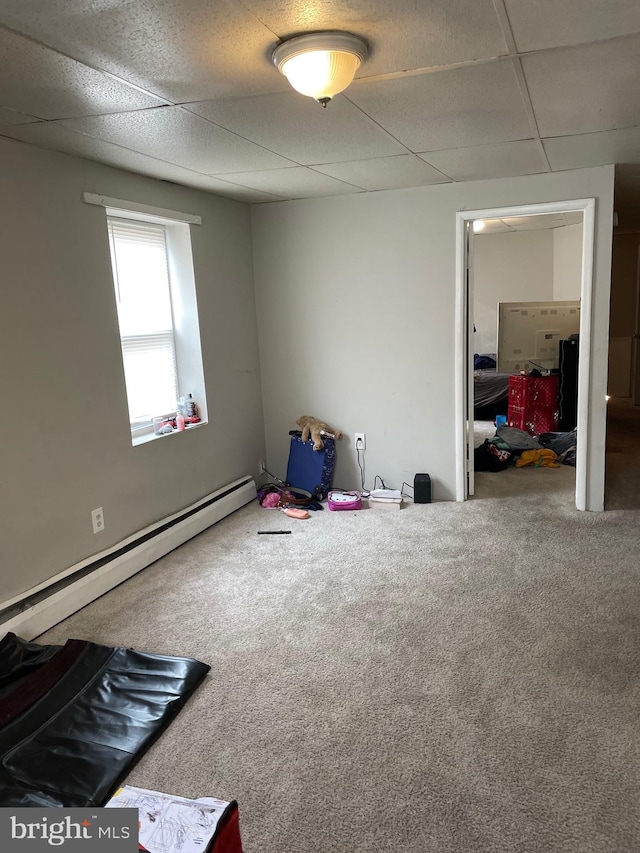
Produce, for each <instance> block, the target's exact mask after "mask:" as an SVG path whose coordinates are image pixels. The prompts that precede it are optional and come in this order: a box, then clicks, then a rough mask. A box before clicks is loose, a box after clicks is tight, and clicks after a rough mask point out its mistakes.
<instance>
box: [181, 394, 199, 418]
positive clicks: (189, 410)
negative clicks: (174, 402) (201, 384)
mask: <svg viewBox="0 0 640 853" xmlns="http://www.w3.org/2000/svg"><path fill="white" fill-rule="evenodd" d="M184 406H185V408H184V415H185V417H186V418H197V417H198V407H197V405H196V401H195V400H194V399H193V396H192V395H191V394H189V396H188V397H187V399H186V400H185V401H184Z"/></svg>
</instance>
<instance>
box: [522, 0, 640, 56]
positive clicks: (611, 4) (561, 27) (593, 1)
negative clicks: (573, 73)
mask: <svg viewBox="0 0 640 853" xmlns="http://www.w3.org/2000/svg"><path fill="white" fill-rule="evenodd" d="M505 6H506V8H507V13H508V15H509V21H510V23H511V28H512V30H513V35H514V37H515V40H516V44H517V46H518V50H521V51H526V50H540V49H541V48H545V47H558V46H560V45H568V44H581V43H583V42H588V41H597V40H599V39H607V38H612V37H613V36H622V35H626V34H627V33H633V32H640V3H639V2H638V0H536V2H535V3H532V2H531V0H505Z"/></svg>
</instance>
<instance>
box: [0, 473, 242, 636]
mask: <svg viewBox="0 0 640 853" xmlns="http://www.w3.org/2000/svg"><path fill="white" fill-rule="evenodd" d="M255 497H256V484H255V482H254V481H253V480H252V479H251V477H243V478H241V479H240V480H235V481H234V482H233V483H229V485H228V486H224V488H222V489H218V490H217V491H216V492H212V493H211V494H210V495H207V496H206V497H204V498H201V499H200V500H199V501H197V502H196V503H194V504H192V505H191V506H188V507H185V508H184V509H183V510H181V511H180V512H177V513H175V514H174V515H171V516H169V517H167V518H165V519H163V520H162V521H158V522H156V523H155V524H152V525H150V526H149V527H146V528H145V529H144V530H140V531H139V532H138V533H135V534H134V535H133V536H129V537H128V538H127V539H124V540H123V541H122V542H119V543H118V544H117V545H114V546H113V547H111V548H109V549H108V550H106V551H102V552H101V553H99V554H94V555H93V556H92V557H89V558H88V559H86V560H83V561H82V562H80V563H76V564H75V565H74V566H71V567H70V568H68V569H65V571H63V572H60V573H59V574H57V575H55V576H54V577H52V578H49V579H48V580H47V581H45V582H44V583H41V584H39V585H38V586H36V587H33V588H32V589H30V590H27V591H26V592H24V593H22V594H21V595H20V596H17V597H16V598H13V599H11V600H9V601H6V602H4V603H2V604H0V637H2V636H4V634H5V633H7V632H8V631H13V632H14V633H15V634H18V635H19V636H20V637H22V638H24V639H25V640H32V639H33V638H34V637H37V636H39V635H40V634H42V633H43V632H44V631H47V630H48V629H49V628H52V627H53V626H54V625H56V624H57V623H58V622H61V621H62V620H63V619H66V618H67V616H71V614H72V613H75V612H76V611H77V610H80V609H81V608H82V607H84V606H85V605H87V604H89V603H90V602H92V601H95V599H96V598H99V597H100V596H101V595H104V593H105V592H109V590H110V589H113V588H114V587H116V586H118V584H121V583H122V582H123V581H126V580H127V579H128V578H130V577H132V576H133V575H135V574H136V573H137V572H139V571H141V570H142V569H144V568H146V567H147V566H149V565H150V564H151V563H153V562H155V561H156V560H159V559H160V557H164V555H165V554H168V553H169V552H170V551H173V549H174V548H177V547H178V546H179V545H182V544H183V543H184V542H186V541H187V540H189V539H191V538H192V537H193V536H197V534H198V533H202V531H203V530H206V529H207V527H211V525H213V524H215V523H216V522H217V521H221V520H222V519H223V518H225V516H227V515H230V514H231V513H232V512H235V510H237V509H240V507H243V506H244V505H245V504H247V503H249V502H250V501H252V500H253V499H254V498H255Z"/></svg>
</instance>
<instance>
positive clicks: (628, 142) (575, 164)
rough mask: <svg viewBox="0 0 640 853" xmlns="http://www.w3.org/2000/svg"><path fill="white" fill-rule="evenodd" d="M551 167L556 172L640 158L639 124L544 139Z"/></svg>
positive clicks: (632, 160) (636, 160)
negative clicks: (637, 125) (619, 128)
mask: <svg viewBox="0 0 640 853" xmlns="http://www.w3.org/2000/svg"><path fill="white" fill-rule="evenodd" d="M543 144H544V150H545V151H546V152H547V157H548V158H549V163H550V164H551V168H552V169H553V170H554V171H556V172H559V171H563V170H565V169H583V168H586V167H588V166H605V165H606V164H607V163H625V162H628V161H629V162H634V161H635V162H638V160H640V127H625V128H623V129H621V130H608V131H602V132H600V133H584V134H582V135H580V136H557V137H555V138H553V139H544V140H543Z"/></svg>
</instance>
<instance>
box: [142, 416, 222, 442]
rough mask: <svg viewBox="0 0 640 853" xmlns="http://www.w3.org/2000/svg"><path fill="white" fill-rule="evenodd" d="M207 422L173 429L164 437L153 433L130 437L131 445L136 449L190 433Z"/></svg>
mask: <svg viewBox="0 0 640 853" xmlns="http://www.w3.org/2000/svg"><path fill="white" fill-rule="evenodd" d="M206 425H207V421H200V422H199V423H197V424H188V425H187V426H185V428H184V429H174V430H172V431H171V432H168V433H165V434H164V435H156V434H155V433H153V432H147V433H144V434H143V435H132V436H131V444H132V445H133V446H134V447H137V446H138V445H139V444H148V443H149V442H150V441H157V440H158V439H161V438H170V437H171V436H172V435H182V434H183V433H185V432H191V431H192V430H194V429H199V428H200V427H203V426H206Z"/></svg>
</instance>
